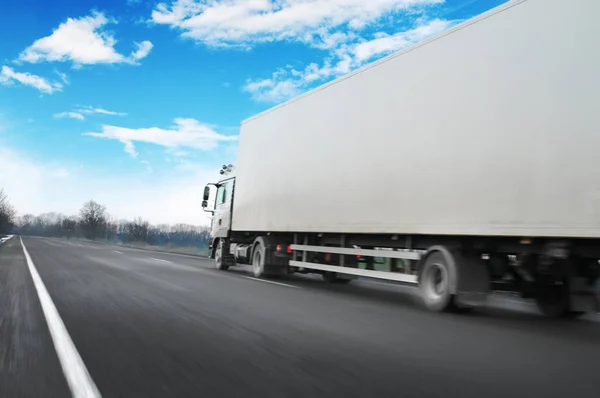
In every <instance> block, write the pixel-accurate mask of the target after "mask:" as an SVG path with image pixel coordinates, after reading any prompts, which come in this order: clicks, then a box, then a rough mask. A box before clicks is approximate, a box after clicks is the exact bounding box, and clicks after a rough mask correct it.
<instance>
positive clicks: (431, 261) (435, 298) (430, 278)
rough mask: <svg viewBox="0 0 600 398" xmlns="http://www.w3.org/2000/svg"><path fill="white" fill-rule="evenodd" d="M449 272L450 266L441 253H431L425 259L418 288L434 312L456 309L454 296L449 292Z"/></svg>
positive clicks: (426, 303) (428, 306)
mask: <svg viewBox="0 0 600 398" xmlns="http://www.w3.org/2000/svg"><path fill="white" fill-rule="evenodd" d="M450 272H451V271H450V266H449V265H448V263H447V261H446V257H445V256H444V255H443V254H442V253H440V252H435V253H432V254H430V255H429V256H427V258H426V259H425V263H424V264H423V268H422V270H421V276H420V278H419V290H420V291H421V297H422V298H423V301H424V303H425V306H426V307H427V308H428V309H429V310H431V311H435V312H449V311H455V310H456V308H457V307H456V306H455V305H454V296H453V295H452V294H451V293H450Z"/></svg>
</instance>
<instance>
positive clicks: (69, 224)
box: [61, 217, 77, 239]
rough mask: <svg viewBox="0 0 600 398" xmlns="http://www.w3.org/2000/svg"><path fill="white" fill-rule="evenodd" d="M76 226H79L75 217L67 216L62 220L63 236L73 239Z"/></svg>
mask: <svg viewBox="0 0 600 398" xmlns="http://www.w3.org/2000/svg"><path fill="white" fill-rule="evenodd" d="M75 227H77V220H76V219H75V217H65V218H63V219H62V221H61V233H62V236H65V237H67V239H71V238H72V237H73V236H74V235H75Z"/></svg>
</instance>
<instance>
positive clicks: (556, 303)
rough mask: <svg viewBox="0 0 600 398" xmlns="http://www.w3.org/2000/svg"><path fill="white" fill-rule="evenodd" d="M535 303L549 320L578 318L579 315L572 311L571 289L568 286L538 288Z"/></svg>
mask: <svg viewBox="0 0 600 398" xmlns="http://www.w3.org/2000/svg"><path fill="white" fill-rule="evenodd" d="M535 303H536V305H537V307H538V309H539V311H540V312H541V313H542V315H544V316H546V317H548V318H571V317H573V318H576V317H577V316H578V314H579V313H578V312H575V311H571V310H570V302H569V289H568V286H567V285H566V284H563V285H548V286H537V288H536V295H535ZM579 315H581V314H579Z"/></svg>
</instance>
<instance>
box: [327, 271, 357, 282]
mask: <svg viewBox="0 0 600 398" xmlns="http://www.w3.org/2000/svg"><path fill="white" fill-rule="evenodd" d="M322 277H323V280H324V281H325V282H327V283H336V284H339V285H346V284H348V283H350V281H351V279H346V278H340V277H339V276H337V274H336V273H335V272H327V271H326V272H323V274H322Z"/></svg>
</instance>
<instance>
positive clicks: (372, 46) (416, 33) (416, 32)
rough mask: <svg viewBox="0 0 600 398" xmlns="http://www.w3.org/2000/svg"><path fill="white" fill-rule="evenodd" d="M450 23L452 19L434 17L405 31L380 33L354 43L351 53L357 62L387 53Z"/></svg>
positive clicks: (416, 41)
mask: <svg viewBox="0 0 600 398" xmlns="http://www.w3.org/2000/svg"><path fill="white" fill-rule="evenodd" d="M452 23H453V21H448V20H442V19H434V20H433V21H429V22H428V23H426V24H424V25H421V26H418V27H416V28H414V29H411V30H407V31H405V32H399V33H396V34H394V35H387V34H380V35H378V37H377V38H375V39H373V40H368V41H364V42H362V43H360V44H358V45H356V46H355V47H354V48H353V50H352V53H353V55H354V57H355V59H356V60H357V61H358V62H362V61H367V60H369V59H371V58H373V57H374V56H377V55H381V54H389V53H392V52H394V51H397V50H400V49H402V48H405V47H407V46H409V45H411V44H414V43H418V42H420V41H421V40H423V39H425V38H427V37H429V36H432V35H434V34H436V33H439V32H442V31H444V30H446V29H447V28H448V27H449V26H450V25H451V24H452Z"/></svg>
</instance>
